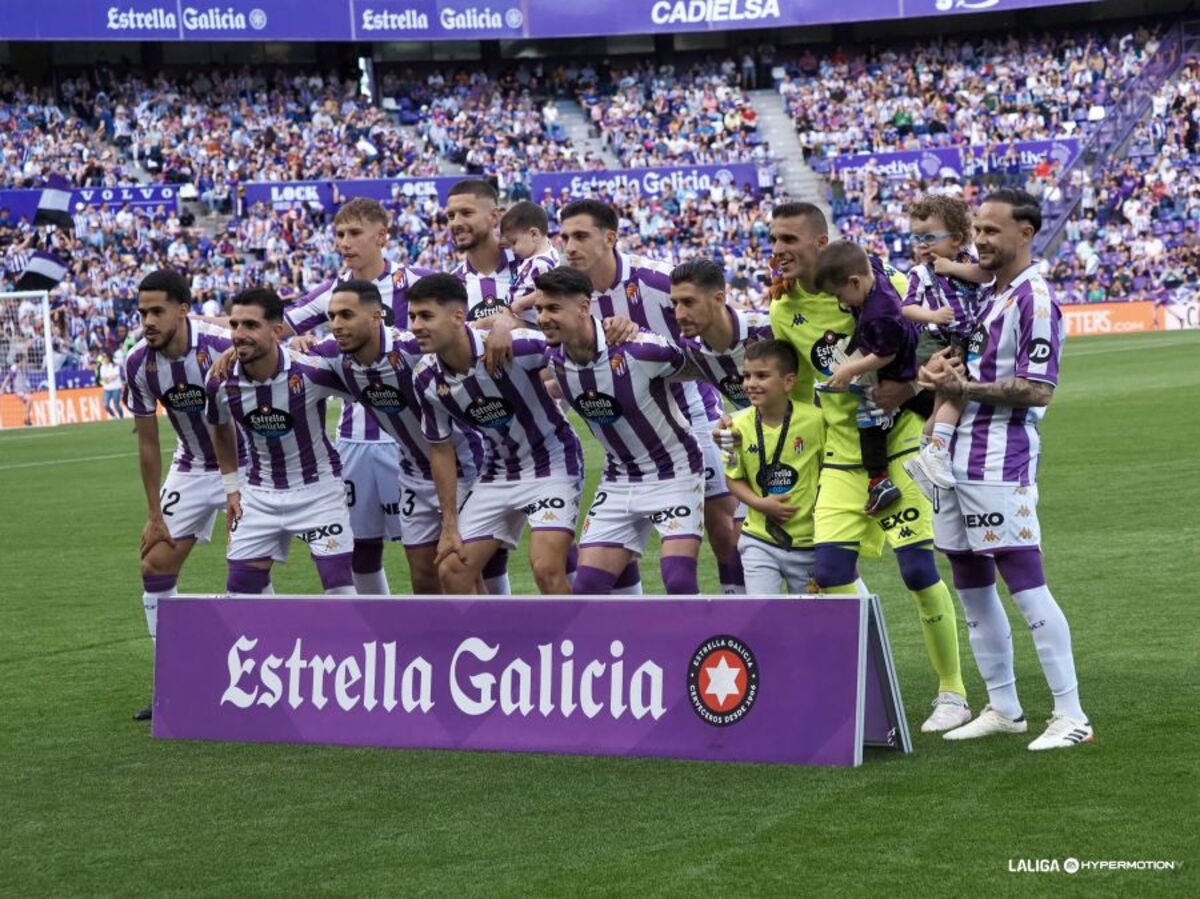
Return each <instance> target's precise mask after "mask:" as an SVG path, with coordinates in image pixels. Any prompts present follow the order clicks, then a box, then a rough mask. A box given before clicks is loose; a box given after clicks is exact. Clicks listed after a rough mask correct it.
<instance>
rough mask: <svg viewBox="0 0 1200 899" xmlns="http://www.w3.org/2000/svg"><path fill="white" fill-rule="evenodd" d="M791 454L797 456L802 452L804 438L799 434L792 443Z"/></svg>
mask: <svg viewBox="0 0 1200 899" xmlns="http://www.w3.org/2000/svg"><path fill="white" fill-rule="evenodd" d="M792 452H793V453H797V454H798V453H802V452H804V438H803V437H801V436H800V435H799V434H797V435H796V438H795V439H794V440H793V441H792Z"/></svg>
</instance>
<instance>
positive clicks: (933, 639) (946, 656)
mask: <svg viewBox="0 0 1200 899" xmlns="http://www.w3.org/2000/svg"><path fill="white" fill-rule="evenodd" d="M909 592H910V593H912V595H913V599H915V600H916V601H917V613H918V614H919V615H920V617H921V636H922V637H923V638H924V640H925V651H926V652H927V653H928V654H929V661H930V663H931V664H932V665H933V670H934V671H936V672H937V676H938V692H939V693H957V694H958V695H959V696H966V695H967V688H966V687H965V686H963V679H962V662H961V661H960V659H959V655H958V622H957V621H956V619H955V617H954V600H953V599H952V598H951V596H950V588H949V587H947V586H946V584H945V582H944V581H942V580H941V579H940V578H939V579H938V582H937V583H936V584H932V585H930V586H928V587H926V588H925V589H923V590H910V591H909Z"/></svg>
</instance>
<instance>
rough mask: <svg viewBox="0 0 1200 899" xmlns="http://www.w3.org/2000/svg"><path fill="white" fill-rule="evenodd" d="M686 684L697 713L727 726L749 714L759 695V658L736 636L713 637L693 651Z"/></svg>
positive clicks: (706, 719) (713, 722)
mask: <svg viewBox="0 0 1200 899" xmlns="http://www.w3.org/2000/svg"><path fill="white" fill-rule="evenodd" d="M687 686H688V699H689V700H690V701H691V703H692V709H693V710H694V711H695V712H696V714H697V715H699V716H700V717H701V718H703V719H704V720H705V721H707V722H708V723H709V724H711V725H713V726H714V727H728V726H729V725H731V724H736V723H737V722H739V721H741V720H742V719H743V718H744V717H746V714H747V713H748V712H749V711H750V709H751V708H752V707H753V705H754V700H755V699H756V698H757V697H758V660H757V659H755V658H754V653H752V652H751V651H750V647H749V646H747V645H746V644H745V643H743V642H742V641H741V640H739V639H738V638H737V637H731V636H729V635H727V634H723V635H721V636H717V637H710V638H709V639H707V640H705V641H704V642H703V643H702V644H700V646H699V648H697V650H696V651H695V652H694V653H692V659H691V661H690V662H689V663H688V670H687Z"/></svg>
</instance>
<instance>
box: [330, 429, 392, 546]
mask: <svg viewBox="0 0 1200 899" xmlns="http://www.w3.org/2000/svg"><path fill="white" fill-rule="evenodd" d="M337 451H338V455H339V456H341V457H342V480H343V481H345V482H346V505H347V506H348V507H349V509H350V524H351V525H352V526H353V528H354V535H355V536H356V537H357V538H358V539H360V540H379V539H381V538H383V537H387V539H389V540H399V539H400V533H401V526H400V510H401V508H402V504H401V501H400V448H399V447H398V446H396V444H395V443H393V442H391V441H390V440H389V441H386V442H385V441H373V442H371V443H362V442H359V441H352V440H338V442H337Z"/></svg>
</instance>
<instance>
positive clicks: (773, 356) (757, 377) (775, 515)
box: [725, 340, 825, 596]
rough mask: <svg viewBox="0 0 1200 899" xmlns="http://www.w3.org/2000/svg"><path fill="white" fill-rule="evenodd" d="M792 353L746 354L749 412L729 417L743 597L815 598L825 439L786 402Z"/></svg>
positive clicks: (816, 418) (764, 346)
mask: <svg viewBox="0 0 1200 899" xmlns="http://www.w3.org/2000/svg"><path fill="white" fill-rule="evenodd" d="M796 368H797V361H796V351H795V350H794V349H792V347H791V345H790V344H788V343H786V342H784V341H782V340H762V341H759V342H757V343H752V344H750V345H748V346H747V347H746V358H745V365H744V367H743V374H744V381H743V385H744V387H745V389H746V395H747V398H748V399H749V400H750V408H748V409H743V410H741V411H740V412H738V413H737V414H736V415H734V417H733V421H732V423H731V424H730V430H733V431H736V432H738V435H739V436H740V440H736V441H734V442H733V449H731V450H730V451H729V454H728V455H727V456H726V465H725V477H726V483H728V485H729V490H730V492H731V493H732V494H733V495H734V496H735V497H737V498H738V499H739V500H741V501H742V502H743V503H745V504H746V506H747V507H748V512H747V515H746V522H745V524H744V525H743V526H742V535H741V537H740V538H739V540H738V552H739V554H740V555H741V558H742V568H743V570H744V571H745V573H746V593H747V594H749V595H752V596H771V595H775V594H778V593H779V585H780V583H781V582H782V583H783V585H784V587H785V589H786V591H787V592H788V593H811V592H815V591H814V588H813V587H812V585H811V581H812V571H813V548H812V545H813V507H814V506H815V505H816V502H817V478H818V476H819V474H820V471H821V457H822V454H823V451H824V450H823V439H824V432H825V425H824V420H823V419H822V417H821V412H820V410H819V409H817V408H816V407H815V406H812V405H810V404H809V403H797V402H794V401H792V400H791V399H790V398H789V395H790V393H791V391H792V388H793V387H794V386H795V383H796Z"/></svg>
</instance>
